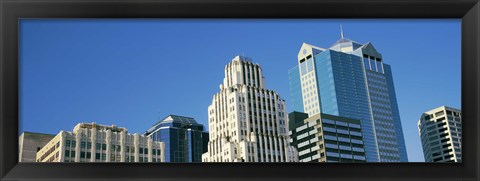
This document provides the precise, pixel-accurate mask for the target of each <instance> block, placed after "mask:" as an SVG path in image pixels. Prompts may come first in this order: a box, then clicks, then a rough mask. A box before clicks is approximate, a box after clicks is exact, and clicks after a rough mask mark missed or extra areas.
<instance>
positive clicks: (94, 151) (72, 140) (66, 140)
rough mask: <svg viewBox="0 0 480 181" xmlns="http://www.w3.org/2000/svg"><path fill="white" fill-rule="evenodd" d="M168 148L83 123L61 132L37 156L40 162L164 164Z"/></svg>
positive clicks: (110, 128) (124, 131) (117, 129)
mask: <svg viewBox="0 0 480 181" xmlns="http://www.w3.org/2000/svg"><path fill="white" fill-rule="evenodd" d="M164 153H165V145H164V143H162V142H157V141H153V140H152V138H149V137H147V136H142V135H139V134H137V133H135V134H133V135H132V134H129V133H128V131H127V129H125V128H120V127H116V126H113V125H112V126H105V125H98V124H95V123H91V124H90V123H80V124H77V125H76V126H75V128H74V129H73V132H66V131H60V133H58V134H57V135H56V136H55V137H54V138H53V139H52V140H51V141H50V142H48V143H47V144H46V145H45V146H44V147H43V148H42V149H41V150H40V151H38V152H37V156H36V159H37V160H36V161H37V162H164V160H165V155H164Z"/></svg>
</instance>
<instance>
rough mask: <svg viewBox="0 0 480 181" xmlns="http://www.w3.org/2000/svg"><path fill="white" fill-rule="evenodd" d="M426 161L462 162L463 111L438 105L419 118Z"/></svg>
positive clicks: (419, 128) (419, 131)
mask: <svg viewBox="0 0 480 181" xmlns="http://www.w3.org/2000/svg"><path fill="white" fill-rule="evenodd" d="M418 133H419V134H420V139H421V140H422V146H423V155H424V156H425V162H462V112H461V111H460V110H459V109H455V108H451V107H446V106H442V107H438V108H435V109H432V110H430V111H427V112H425V113H423V114H422V116H421V117H420V120H418Z"/></svg>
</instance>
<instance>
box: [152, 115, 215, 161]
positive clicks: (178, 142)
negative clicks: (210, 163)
mask: <svg viewBox="0 0 480 181" xmlns="http://www.w3.org/2000/svg"><path fill="white" fill-rule="evenodd" d="M144 135H146V136H148V137H151V138H152V139H153V140H154V141H160V142H163V143H165V162H202V154H203V153H205V152H207V143H208V132H206V131H205V130H204V127H203V125H202V124H199V123H197V121H195V119H193V118H190V117H185V116H177V115H169V116H167V117H165V118H164V119H162V120H160V121H159V122H158V123H156V124H155V125H153V126H152V127H151V128H150V129H148V130H147V131H146V132H145V133H144Z"/></svg>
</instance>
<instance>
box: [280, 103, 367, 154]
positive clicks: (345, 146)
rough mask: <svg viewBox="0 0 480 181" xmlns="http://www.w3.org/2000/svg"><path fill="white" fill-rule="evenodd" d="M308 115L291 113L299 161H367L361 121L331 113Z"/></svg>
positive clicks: (291, 141) (290, 117)
mask: <svg viewBox="0 0 480 181" xmlns="http://www.w3.org/2000/svg"><path fill="white" fill-rule="evenodd" d="M306 117H308V114H305V113H300V112H292V113H290V114H289V123H290V126H289V134H290V137H291V138H290V144H291V145H293V146H294V147H296V148H297V150H298V157H299V160H300V162H366V157H365V145H364V142H363V136H362V127H361V123H360V121H359V120H355V119H350V118H345V117H340V116H333V115H328V114H315V115H313V116H310V117H308V118H306ZM305 118H306V119H305Z"/></svg>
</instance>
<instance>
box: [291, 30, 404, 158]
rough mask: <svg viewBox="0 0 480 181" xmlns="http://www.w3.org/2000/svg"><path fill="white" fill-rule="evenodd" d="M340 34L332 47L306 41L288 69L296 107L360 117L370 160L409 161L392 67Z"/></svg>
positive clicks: (368, 48)
mask: <svg viewBox="0 0 480 181" xmlns="http://www.w3.org/2000/svg"><path fill="white" fill-rule="evenodd" d="M341 35H342V36H341V39H340V40H338V41H337V42H336V43H335V44H333V45H332V46H331V47H330V48H320V47H317V46H314V45H310V44H307V43H303V45H302V47H301V48H300V51H299V53H298V66H295V67H294V68H292V69H290V70H289V77H290V91H291V95H292V106H293V111H297V112H305V113H308V114H309V116H312V115H315V114H318V113H323V114H329V115H334V116H341V117H347V118H351V119H356V120H360V121H361V126H362V134H363V138H364V141H365V150H366V157H367V161H369V162H406V161H408V160H407V152H406V148H405V141H404V138H403V131H402V125H401V123H400V115H399V111H398V106H397V100H396V95H395V88H394V84H393V78H392V71H391V68H390V65H388V64H385V63H384V61H383V58H382V54H380V53H379V52H378V51H377V50H376V49H375V47H374V46H373V44H372V43H366V44H360V43H357V42H355V41H352V40H350V39H347V38H345V37H344V36H343V32H342V33H341Z"/></svg>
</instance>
